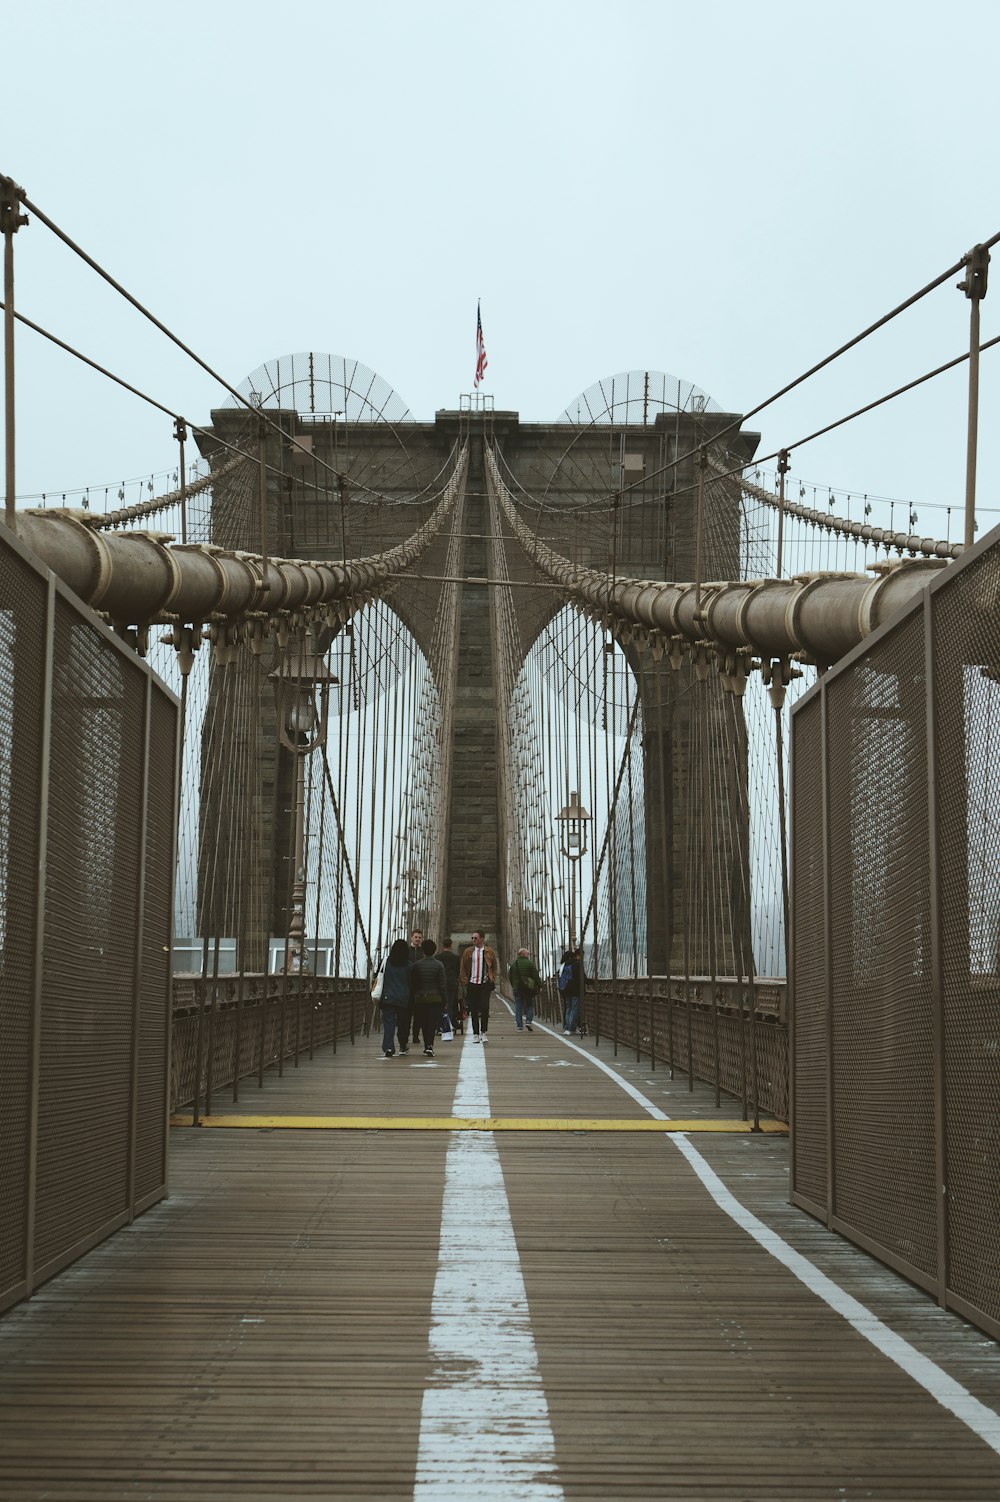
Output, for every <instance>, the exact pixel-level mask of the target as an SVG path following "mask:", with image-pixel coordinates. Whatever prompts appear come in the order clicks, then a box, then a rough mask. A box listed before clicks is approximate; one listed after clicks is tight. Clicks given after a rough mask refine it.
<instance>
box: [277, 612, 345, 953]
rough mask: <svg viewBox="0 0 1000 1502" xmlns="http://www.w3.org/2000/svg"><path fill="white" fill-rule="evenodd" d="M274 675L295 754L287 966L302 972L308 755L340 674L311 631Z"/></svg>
mask: <svg viewBox="0 0 1000 1502" xmlns="http://www.w3.org/2000/svg"><path fill="white" fill-rule="evenodd" d="M270 679H271V682H272V683H273V684H274V701H275V708H276V710H277V715H278V739H279V741H280V742H281V744H282V745H283V746H284V747H285V748H286V750H288V751H290V752H291V753H292V755H293V756H294V757H295V834H294V847H295V854H294V861H295V881H294V883H293V886H292V910H291V915H290V917H289V920H288V942H287V945H286V948H285V970H286V972H287V973H288V974H297V973H298V972H299V971H300V970H301V969H302V967H303V958H304V954H305V936H306V852H305V843H306V831H305V806H306V761H307V759H308V757H309V756H310V755H311V754H312V752H313V751H315V750H316V748H317V747H318V746H322V745H323V744H324V743H325V741H326V719H327V709H328V702H329V694H330V685H331V683H338V682H339V681H340V680H339V679H337V678H335V677H334V675H333V674H332V673H331V672H330V669H329V668H328V667H327V665H326V662H325V661H324V660H323V658H322V657H321V656H317V655H316V653H315V652H314V650H313V645H312V642H311V639H310V638H308V637H304V638H302V640H300V641H298V642H296V643H295V644H294V645H293V646H292V647H291V648H289V650H288V651H287V652H286V653H285V655H284V657H283V659H282V662H281V665H280V666H279V667H278V668H276V669H275V671H274V672H273V673H271V674H270Z"/></svg>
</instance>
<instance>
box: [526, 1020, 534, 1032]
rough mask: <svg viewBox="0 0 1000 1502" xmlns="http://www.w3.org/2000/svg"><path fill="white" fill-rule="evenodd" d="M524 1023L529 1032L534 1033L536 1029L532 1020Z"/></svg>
mask: <svg viewBox="0 0 1000 1502" xmlns="http://www.w3.org/2000/svg"><path fill="white" fill-rule="evenodd" d="M524 1025H525V1027H526V1028H527V1029H528V1032H529V1033H533V1032H534V1031H535V1029H534V1028H533V1027H532V1025H531V1023H530V1022H526V1023H525V1024H524Z"/></svg>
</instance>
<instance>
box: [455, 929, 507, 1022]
mask: <svg viewBox="0 0 1000 1502" xmlns="http://www.w3.org/2000/svg"><path fill="white" fill-rule="evenodd" d="M458 973H459V977H460V979H461V981H462V984H463V985H464V986H465V1004H466V1006H467V1007H468V1009H469V1016H470V1017H471V1019H472V1032H473V1035H474V1036H473V1042H475V1043H480V1042H482V1043H488V1042H489V1039H488V1038H487V1036H486V1033H487V1029H488V1028H489V1025H490V997H491V996H492V995H493V992H494V991H495V990H496V985H497V973H498V972H497V955H496V950H495V949H490V948H489V947H488V945H487V943H486V935H485V934H484V933H483V932H482V930H481V929H477V930H476V932H475V933H474V934H473V935H472V943H471V944H470V945H469V947H468V949H466V950H465V951H464V953H463V954H462V963H461V966H460V968H459V972H458Z"/></svg>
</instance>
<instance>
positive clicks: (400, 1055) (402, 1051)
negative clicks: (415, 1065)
mask: <svg viewBox="0 0 1000 1502" xmlns="http://www.w3.org/2000/svg"><path fill="white" fill-rule="evenodd" d="M409 1051H410V1050H409V1049H408V1048H401V1049H400V1050H399V1057H400V1058H402V1057H403V1055H404V1054H407V1053H409Z"/></svg>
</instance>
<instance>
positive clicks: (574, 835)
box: [556, 792, 590, 949]
mask: <svg viewBox="0 0 1000 1502" xmlns="http://www.w3.org/2000/svg"><path fill="white" fill-rule="evenodd" d="M556 823H557V824H558V825H559V851H560V854H561V855H564V856H565V857H566V859H567V860H568V861H569V947H570V949H575V948H576V883H577V866H578V864H579V862H580V861H581V860H582V858H583V857H584V856H585V855H586V853H587V825H588V824H589V823H590V815H589V814H588V812H587V810H586V809H585V808H584V806H583V804H582V803H581V802H580V794H579V793H576V792H574V793H570V795H569V802H568V803H567V804H566V807H565V808H564V809H563V810H562V812H561V813H558V814H556ZM581 905H582V903H581ZM580 941H581V944H582V942H583V936H582V935H581V940H580Z"/></svg>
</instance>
